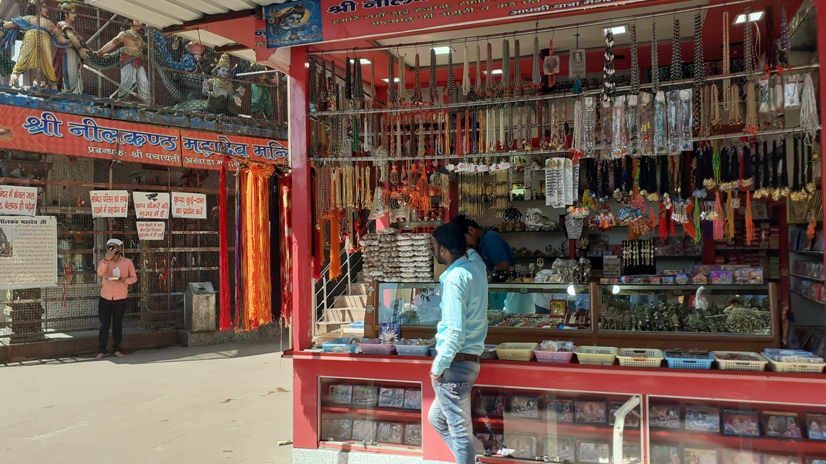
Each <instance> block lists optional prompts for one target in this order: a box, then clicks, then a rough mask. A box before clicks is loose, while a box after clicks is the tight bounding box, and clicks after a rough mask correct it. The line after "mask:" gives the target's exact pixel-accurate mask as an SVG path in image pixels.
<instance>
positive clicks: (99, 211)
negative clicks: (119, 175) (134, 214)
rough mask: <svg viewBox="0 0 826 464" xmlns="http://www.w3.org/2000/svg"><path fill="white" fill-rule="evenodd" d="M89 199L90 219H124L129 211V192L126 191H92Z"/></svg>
mask: <svg viewBox="0 0 826 464" xmlns="http://www.w3.org/2000/svg"><path fill="white" fill-rule="evenodd" d="M89 199H90V200H91V202H90V203H91V204H92V217H96V218H100V217H120V218H125V217H126V212H127V211H128V210H129V192H127V191H126V190H92V191H91V192H89Z"/></svg>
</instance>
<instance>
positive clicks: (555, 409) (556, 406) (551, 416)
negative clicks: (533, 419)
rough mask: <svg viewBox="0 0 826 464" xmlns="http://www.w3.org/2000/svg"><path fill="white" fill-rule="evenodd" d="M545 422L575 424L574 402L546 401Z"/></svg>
mask: <svg viewBox="0 0 826 464" xmlns="http://www.w3.org/2000/svg"><path fill="white" fill-rule="evenodd" d="M545 420H546V421H548V422H573V421H574V402H573V401H571V400H555V399H545Z"/></svg>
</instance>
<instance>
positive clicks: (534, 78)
mask: <svg viewBox="0 0 826 464" xmlns="http://www.w3.org/2000/svg"><path fill="white" fill-rule="evenodd" d="M550 53H553V50H551V52H550ZM531 83H532V84H533V88H534V90H538V89H539V86H540V85H541V84H542V74H541V71H540V66H539V36H538V35H537V34H534V35H533V66H532V68H531Z"/></svg>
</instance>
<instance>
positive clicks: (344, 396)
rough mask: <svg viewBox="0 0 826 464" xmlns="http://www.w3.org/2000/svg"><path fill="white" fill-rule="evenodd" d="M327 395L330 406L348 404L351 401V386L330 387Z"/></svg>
mask: <svg viewBox="0 0 826 464" xmlns="http://www.w3.org/2000/svg"><path fill="white" fill-rule="evenodd" d="M327 393H328V401H329V402H330V403H332V404H350V403H351V402H352V401H353V386H352V385H330V388H329V389H328V390H327Z"/></svg>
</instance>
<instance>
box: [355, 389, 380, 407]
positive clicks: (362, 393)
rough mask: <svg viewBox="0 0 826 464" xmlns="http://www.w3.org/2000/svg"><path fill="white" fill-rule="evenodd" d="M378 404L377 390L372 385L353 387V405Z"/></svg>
mask: <svg viewBox="0 0 826 464" xmlns="http://www.w3.org/2000/svg"><path fill="white" fill-rule="evenodd" d="M378 402H379V388H378V387H374V386H372V385H354V386H353V404H355V405H359V406H375V405H376V404H378Z"/></svg>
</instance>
